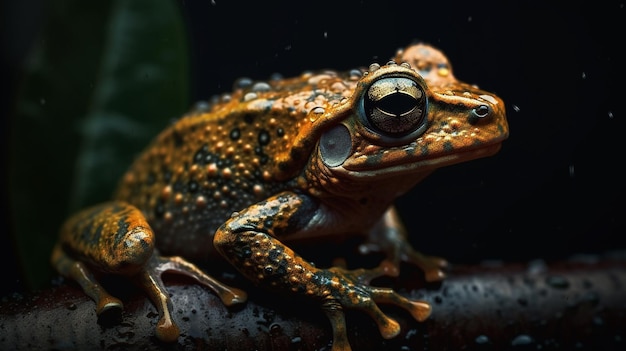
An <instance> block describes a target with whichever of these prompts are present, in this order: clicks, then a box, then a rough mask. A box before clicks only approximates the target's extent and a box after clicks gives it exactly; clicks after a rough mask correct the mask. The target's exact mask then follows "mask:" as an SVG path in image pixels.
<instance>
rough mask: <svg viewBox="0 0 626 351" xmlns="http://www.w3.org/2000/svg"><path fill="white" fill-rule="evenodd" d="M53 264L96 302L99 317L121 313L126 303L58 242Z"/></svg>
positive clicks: (53, 254)
mask: <svg viewBox="0 0 626 351" xmlns="http://www.w3.org/2000/svg"><path fill="white" fill-rule="evenodd" d="M52 264H53V266H54V267H55V268H56V269H57V270H58V271H59V272H60V273H61V274H62V275H63V276H65V277H69V278H71V279H73V280H74V281H76V282H77V283H78V284H79V285H80V287H81V288H82V289H83V291H84V292H85V293H86V294H87V295H88V296H89V297H91V299H92V300H94V301H95V303H96V314H97V315H98V317H102V316H105V315H106V316H115V317H118V316H120V315H121V312H122V310H123V309H124V304H122V301H120V300H119V299H117V298H115V297H113V296H111V295H110V294H109V293H108V292H107V291H106V290H105V289H104V288H103V287H102V285H100V283H99V282H98V281H97V280H96V278H95V277H94V275H93V273H92V272H91V270H90V269H89V268H87V266H86V265H85V264H83V263H82V262H80V261H76V260H73V259H72V258H70V257H69V256H67V255H66V254H65V253H64V252H63V250H62V249H61V246H60V245H59V244H57V245H56V246H55V248H54V250H53V252H52Z"/></svg>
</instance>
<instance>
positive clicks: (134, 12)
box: [10, 0, 189, 288]
mask: <svg viewBox="0 0 626 351" xmlns="http://www.w3.org/2000/svg"><path fill="white" fill-rule="evenodd" d="M49 6H50V8H49V17H48V21H49V22H48V23H47V24H46V26H45V30H44V32H43V33H42V37H41V39H40V40H39V41H38V42H37V43H36V47H35V49H34V51H33V52H32V54H31V56H30V59H29V62H27V64H26V67H25V71H26V72H25V76H24V80H23V84H22V89H21V93H20V97H19V99H18V105H17V107H16V118H15V120H14V124H13V130H12V142H11V164H10V182H11V183H10V186H11V191H12V194H11V195H12V196H11V207H12V212H13V218H14V234H15V235H16V243H17V245H18V248H17V249H18V254H19V256H20V258H21V261H22V268H23V269H24V277H25V279H26V281H27V283H28V285H29V286H30V287H32V288H37V287H40V286H42V285H43V284H45V283H47V282H48V281H49V279H50V277H51V273H52V270H51V267H50V264H49V263H48V261H49V255H50V251H51V248H52V245H53V243H54V242H55V240H56V236H57V233H58V228H59V226H60V225H61V223H62V221H63V220H64V219H65V218H66V217H67V216H68V215H70V214H71V212H73V211H75V210H77V209H79V208H80V207H83V206H86V205H89V204H93V203H96V202H100V201H104V200H107V199H108V198H109V197H110V196H111V193H112V192H113V190H114V188H115V185H116V183H117V181H118V180H119V178H120V177H121V175H122V174H123V172H124V170H125V169H126V168H127V167H128V166H129V164H130V163H131V161H132V160H133V158H134V157H135V156H136V154H137V153H138V152H140V151H141V149H142V148H143V147H145V145H146V144H147V143H148V142H149V140H150V139H151V138H153V137H154V136H155V135H156V134H157V133H158V131H159V130H161V129H163V128H164V127H165V126H166V125H167V124H168V121H169V120H171V119H172V118H174V117H177V116H179V115H181V114H182V113H183V112H184V111H185V110H186V109H187V106H188V79H189V77H188V59H187V55H188V53H187V42H186V40H187V39H186V36H185V32H184V23H183V21H182V16H181V14H180V11H179V8H178V7H177V5H176V3H175V2H174V1H173V0H172V1H170V0H159V1H155V0H136V1H124V0H117V1H97V2H84V1H78V0H71V1H62V2H58V1H55V2H51V3H50V5H49Z"/></svg>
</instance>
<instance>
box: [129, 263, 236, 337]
mask: <svg viewBox="0 0 626 351" xmlns="http://www.w3.org/2000/svg"><path fill="white" fill-rule="evenodd" d="M164 272H171V273H176V274H183V275H186V276H188V277H191V278H193V279H195V280H196V281H197V282H198V283H200V284H202V285H204V286H206V287H208V288H209V289H211V290H213V292H214V293H215V294H217V296H218V297H219V298H220V299H221V300H222V303H224V305H226V306H232V305H234V304H239V303H243V302H245V301H246V298H247V295H246V293H245V292H244V291H242V290H239V289H236V288H233V287H230V286H228V285H226V284H223V283H221V282H219V281H217V280H215V279H214V278H212V277H210V276H209V275H207V274H205V273H204V272H202V270H201V269H200V268H198V267H197V266H195V265H194V264H192V263H190V262H188V261H186V260H184V259H183V258H181V257H178V256H175V257H161V256H159V255H157V254H156V253H155V254H154V255H153V256H152V257H151V258H150V260H148V262H147V264H146V267H145V269H144V271H143V272H141V273H140V274H139V278H140V281H139V285H140V286H141V287H142V288H143V289H144V290H145V291H146V293H147V294H148V296H149V297H150V299H151V300H152V302H153V303H154V305H155V306H156V308H157V310H158V312H159V322H158V323H157V328H156V335H157V337H158V338H159V339H160V340H162V341H166V342H172V341H175V340H176V339H177V338H178V336H179V334H180V331H179V329H178V326H176V324H175V323H174V321H173V320H172V316H171V310H172V302H171V300H170V298H169V295H168V294H167V292H166V290H165V287H164V285H163V281H162V279H161V275H162V274H163V273H164Z"/></svg>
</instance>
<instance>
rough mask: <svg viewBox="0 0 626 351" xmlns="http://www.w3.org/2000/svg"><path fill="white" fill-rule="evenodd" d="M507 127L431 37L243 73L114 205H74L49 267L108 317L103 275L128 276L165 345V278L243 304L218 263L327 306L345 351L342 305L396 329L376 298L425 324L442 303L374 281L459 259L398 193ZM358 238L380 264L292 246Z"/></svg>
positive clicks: (141, 167) (169, 322) (172, 327)
mask: <svg viewBox="0 0 626 351" xmlns="http://www.w3.org/2000/svg"><path fill="white" fill-rule="evenodd" d="M508 133H509V131H508V124H507V119H506V111H505V106H504V103H503V101H502V99H501V98H500V97H498V96H497V95H495V94H494V93H490V92H487V91H484V90H481V89H480V88H478V86H476V85H473V84H468V83H464V82H462V81H459V80H457V79H456V78H455V76H454V75H453V72H452V67H451V64H450V62H449V61H448V59H447V57H446V56H445V55H444V54H443V52H441V51H440V50H439V49H437V48H435V47H434V46H431V45H430V44H427V43H422V42H416V43H412V44H410V45H408V46H407V47H405V48H404V49H399V50H398V51H397V52H396V54H395V55H394V56H393V57H392V58H391V59H390V60H389V61H387V62H386V63H384V64H380V63H372V64H370V65H369V66H367V67H360V68H355V69H352V70H349V71H345V72H343V71H341V72H340V71H335V70H319V71H304V72H303V73H302V74H301V75H299V76H296V77H291V78H284V77H282V76H278V75H276V76H272V77H271V78H270V79H268V80H259V81H254V80H252V79H249V78H242V79H239V80H237V81H236V82H235V84H234V86H233V89H232V92H230V93H226V94H222V95H220V96H217V97H215V98H214V99H212V100H210V101H209V102H206V103H200V104H198V105H197V106H195V107H194V108H192V109H190V110H189V112H187V113H185V114H184V115H183V116H182V117H180V118H179V119H178V120H176V121H175V122H173V123H172V124H170V125H169V126H167V127H166V128H165V129H164V131H163V132H161V133H160V134H158V135H157V136H156V137H155V138H154V139H153V140H152V142H151V143H150V144H149V145H148V146H147V147H146V148H145V150H144V151H143V152H141V153H140V154H138V156H136V158H135V160H134V162H133V163H132V165H130V167H129V169H128V170H127V172H126V173H125V174H124V175H123V177H122V179H121V180H120V182H119V185H118V187H117V189H116V190H115V192H114V194H113V196H112V199H111V200H109V201H105V202H104V203H100V204H94V205H91V206H89V207H87V208H86V209H83V210H80V211H78V212H77V213H75V214H73V215H71V216H70V217H69V218H68V219H67V220H66V221H65V223H64V224H63V225H62V227H61V229H60V234H59V239H58V241H57V243H56V244H55V246H54V248H53V250H52V254H51V262H52V265H53V266H54V268H55V269H56V270H57V271H58V273H59V274H60V275H62V276H64V277H66V278H68V279H70V280H72V281H75V282H77V283H78V285H80V287H81V288H82V289H83V290H84V292H85V293H86V294H87V295H88V296H89V297H90V298H91V299H93V301H94V302H95V304H96V313H97V315H98V316H100V315H103V314H107V313H110V312H115V311H120V310H122V309H123V302H122V301H121V300H119V299H118V298H116V297H114V296H112V295H110V294H109V293H108V292H107V291H106V290H105V288H104V287H103V285H102V284H101V283H100V277H101V276H102V275H105V276H106V275H117V276H122V277H127V278H129V279H130V280H132V281H133V282H134V283H135V284H137V285H139V286H140V287H141V288H142V289H143V290H144V291H145V294H146V295H147V296H148V297H149V299H150V300H151V301H152V303H153V304H154V306H155V307H156V309H157V311H158V320H157V321H156V326H155V335H156V337H157V338H158V339H159V340H161V341H162V342H165V343H171V342H175V341H176V340H178V338H179V337H180V335H181V330H180V328H179V327H178V325H177V324H176V322H175V321H174V318H173V316H172V309H173V305H172V301H171V299H170V297H169V295H168V293H167V288H166V286H165V284H164V282H163V279H162V274H163V273H164V272H172V273H175V274H182V275H185V276H187V277H190V278H192V281H195V282H197V283H198V284H200V285H202V286H204V287H206V288H207V289H209V290H211V291H212V293H214V294H215V295H216V296H217V297H219V298H220V299H221V301H222V303H223V304H224V305H225V306H227V307H230V306H235V305H241V304H243V303H245V301H246V300H247V292H246V291H244V290H243V289H240V288H237V287H233V286H229V285H227V284H224V283H223V282H221V281H220V280H219V279H216V278H214V277H213V276H212V275H211V274H209V273H207V271H210V269H206V268H201V267H200V265H199V264H200V263H202V262H207V261H210V259H217V260H221V261H222V262H227V263H228V264H230V265H232V266H233V267H234V268H235V270H236V271H237V272H239V273H240V274H241V276H242V277H244V278H245V279H247V280H249V281H250V282H251V283H253V284H254V285H252V286H258V287H259V288H260V289H265V290H267V291H270V292H272V293H276V296H285V297H290V296H293V297H294V298H296V297H298V298H302V299H305V300H306V301H312V302H315V303H317V304H318V305H319V307H320V309H321V310H322V311H323V312H324V314H325V315H326V317H327V319H328V321H329V324H330V328H331V329H332V350H334V351H347V350H350V349H351V347H350V342H349V339H348V336H347V333H346V318H345V313H346V312H345V311H346V310H348V309H349V310H359V311H362V312H365V313H366V314H367V315H369V316H370V317H371V318H372V319H373V321H374V322H375V324H376V326H377V328H378V330H379V332H380V334H381V336H382V337H383V338H385V339H390V338H393V337H395V336H397V335H398V334H399V333H400V325H399V323H398V322H397V321H396V320H394V319H393V318H391V317H389V316H388V315H387V314H386V313H384V312H383V310H382V309H381V306H380V305H381V304H385V305H395V306H399V307H400V308H401V309H403V310H405V311H407V312H408V313H409V314H410V315H411V316H412V318H414V319H415V320H417V321H418V322H422V321H425V320H426V319H427V318H428V317H429V315H430V314H431V312H432V306H431V304H430V303H428V302H427V301H424V300H415V299H409V298H407V297H405V296H404V295H402V294H400V293H398V292H396V291H395V290H393V289H392V288H388V287H384V286H376V285H373V284H372V281H373V280H374V279H376V278H379V277H391V278H393V277H398V276H399V272H400V265H401V264H402V263H404V264H406V263H408V264H413V265H415V266H417V267H418V268H419V269H420V270H421V271H422V272H423V274H424V279H425V281H427V282H438V281H441V280H442V279H445V276H446V271H447V269H448V267H449V266H448V262H447V261H446V260H445V259H444V258H441V257H438V256H428V255H425V254H422V253H420V252H419V251H417V250H415V249H414V248H413V247H412V246H411V245H410V243H409V237H408V233H407V230H406V228H405V227H404V224H403V223H402V221H401V219H400V218H399V215H398V212H397V210H396V207H395V205H394V202H395V200H396V199H397V198H398V197H399V196H401V195H403V194H405V193H407V192H408V191H410V190H411V189H413V188H414V187H415V186H416V185H417V184H418V183H419V182H420V181H421V180H423V179H424V178H425V177H427V176H429V175H430V174H431V173H432V172H434V171H435V170H437V169H439V168H441V167H445V166H450V165H454V164H457V163H460V162H466V161H470V160H474V159H478V158H483V157H487V156H491V155H494V154H496V153H497V152H498V151H499V150H500V148H501V145H502V142H503V141H504V140H505V139H507V138H508ZM352 237H359V238H361V239H362V242H361V244H360V246H359V247H358V251H359V253H361V254H364V255H365V254H368V253H372V252H378V253H381V254H382V256H381V257H382V258H381V259H380V261H379V262H377V263H376V264H374V265H373V266H372V267H360V268H359V267H357V268H350V269H349V268H347V266H346V265H345V264H341V263H340V262H337V264H331V265H330V266H328V267H318V266H316V265H315V263H314V261H313V260H312V259H309V258H304V257H303V256H301V255H299V254H298V253H297V251H296V250H297V248H298V245H307V244H306V243H307V242H308V243H310V242H316V243H329V244H330V245H334V243H335V242H336V241H337V240H338V239H347V238H352Z"/></svg>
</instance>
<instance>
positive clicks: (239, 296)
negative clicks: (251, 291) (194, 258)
mask: <svg viewBox="0 0 626 351" xmlns="http://www.w3.org/2000/svg"><path fill="white" fill-rule="evenodd" d="M151 264H152V267H153V270H155V271H158V272H165V271H169V272H172V273H176V274H182V275H186V276H188V277H191V278H193V279H195V280H196V281H197V282H198V283H200V284H202V285H204V286H206V287H207V288H209V289H211V290H213V292H214V293H215V294H216V295H217V296H218V297H219V298H220V300H222V303H223V304H224V305H225V306H232V305H236V304H240V303H244V302H245V301H246V300H247V298H248V295H247V294H246V292H245V291H243V290H240V289H237V288H233V287H231V286H228V285H226V284H224V283H222V282H220V281H218V280H217V279H215V278H213V277H211V276H210V275H208V274H206V273H204V272H203V271H202V270H201V269H200V268H198V267H197V266H196V265H194V264H193V263H191V262H189V261H187V260H185V259H184V258H182V257H178V256H173V257H160V256H159V257H157V258H156V259H155V260H154V261H152V262H151Z"/></svg>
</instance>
